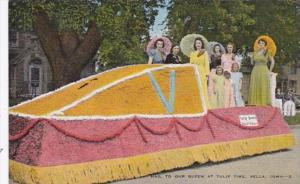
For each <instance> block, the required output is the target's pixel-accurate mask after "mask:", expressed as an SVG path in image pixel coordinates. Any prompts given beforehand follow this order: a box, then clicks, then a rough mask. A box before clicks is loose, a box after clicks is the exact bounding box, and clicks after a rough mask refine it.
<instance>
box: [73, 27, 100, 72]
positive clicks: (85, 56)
mask: <svg viewBox="0 0 300 184" xmlns="http://www.w3.org/2000/svg"><path fill="white" fill-rule="evenodd" d="M100 38H101V36H100V30H99V29H98V28H97V25H96V23H95V22H93V23H91V24H90V26H89V29H88V31H87V32H86V34H85V36H84V39H83V40H82V41H81V43H80V45H79V47H78V48H77V49H76V50H75V52H74V54H73V55H72V56H71V58H70V60H71V61H72V62H75V63H73V64H76V65H75V66H78V68H82V67H84V66H85V65H87V64H88V62H89V61H90V59H91V58H93V57H94V55H95V54H96V53H97V50H98V49H99V47H100V41H101V40H100Z"/></svg>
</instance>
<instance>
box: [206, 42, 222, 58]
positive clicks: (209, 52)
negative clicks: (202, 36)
mask: <svg viewBox="0 0 300 184" xmlns="http://www.w3.org/2000/svg"><path fill="white" fill-rule="evenodd" d="M216 44H219V45H220V48H221V53H225V48H224V46H223V45H222V44H220V43H219V42H214V41H211V42H208V55H209V56H211V55H212V53H213V48H214V46H215V45H216Z"/></svg>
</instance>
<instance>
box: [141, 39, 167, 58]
mask: <svg viewBox="0 0 300 184" xmlns="http://www.w3.org/2000/svg"><path fill="white" fill-rule="evenodd" d="M158 39H162V40H163V41H164V47H163V48H162V49H161V51H162V52H164V53H165V54H166V55H168V54H169V53H170V50H171V47H172V42H171V41H170V40H169V38H167V37H163V36H154V37H152V38H151V40H150V41H149V43H148V45H147V48H146V52H147V53H149V52H150V50H151V49H154V48H155V47H154V46H155V45H154V44H155V42H156V40H158Z"/></svg>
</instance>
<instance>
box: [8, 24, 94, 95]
mask: <svg viewBox="0 0 300 184" xmlns="http://www.w3.org/2000/svg"><path fill="white" fill-rule="evenodd" d="M92 74H95V66H94V62H92V61H91V62H90V63H89V64H88V65H87V66H86V67H85V68H84V69H83V71H82V73H81V76H82V77H86V76H89V75H92ZM51 81H52V72H51V68H50V65H49V63H48V59H47V57H46V56H45V53H44V51H43V49H42V47H41V45H40V43H39V40H38V38H37V36H36V35H35V34H34V33H33V32H17V31H12V30H10V32H9V97H10V98H24V99H28V98H33V97H35V96H38V95H40V94H43V93H46V92H48V91H50V90H52V89H53V87H52V82H51Z"/></svg>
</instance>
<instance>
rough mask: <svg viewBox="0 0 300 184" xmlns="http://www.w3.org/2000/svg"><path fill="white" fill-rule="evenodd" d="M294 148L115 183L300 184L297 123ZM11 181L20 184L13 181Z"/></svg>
mask: <svg viewBox="0 0 300 184" xmlns="http://www.w3.org/2000/svg"><path fill="white" fill-rule="evenodd" d="M292 132H293V133H294V135H295V138H296V142H297V145H296V146H295V147H294V148H293V149H292V150H287V151H280V152H274V153H267V154H263V155H257V156H252V157H243V158H239V159H233V160H229V161H223V162H220V163H208V164H204V165H200V164H195V165H193V166H191V167H188V168H182V169H177V170H173V171H168V172H162V173H160V174H154V175H150V176H146V177H142V178H137V179H132V180H125V181H119V182H113V183H114V184H156V183H157V184H196V183H197V184H199V183H201V184H214V183H216V184H300V146H299V144H298V143H299V142H300V126H299V125H298V126H293V127H292ZM10 184H17V183H15V182H12V181H11V180H10Z"/></svg>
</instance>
